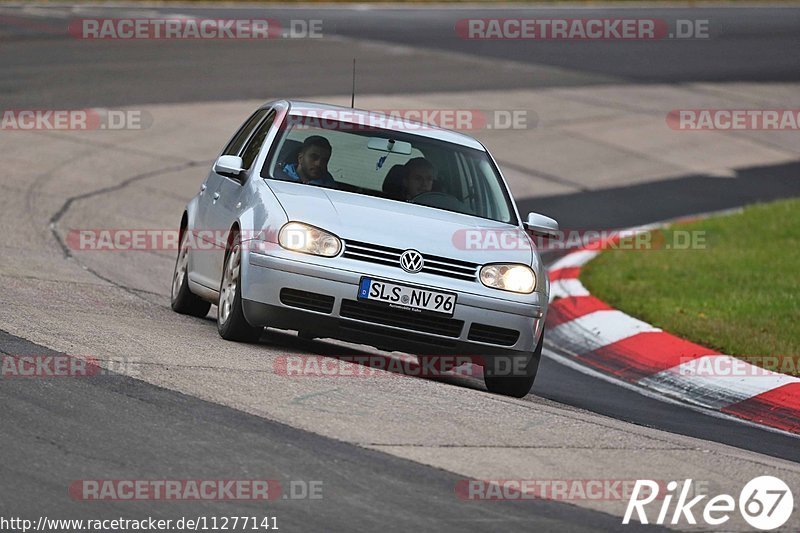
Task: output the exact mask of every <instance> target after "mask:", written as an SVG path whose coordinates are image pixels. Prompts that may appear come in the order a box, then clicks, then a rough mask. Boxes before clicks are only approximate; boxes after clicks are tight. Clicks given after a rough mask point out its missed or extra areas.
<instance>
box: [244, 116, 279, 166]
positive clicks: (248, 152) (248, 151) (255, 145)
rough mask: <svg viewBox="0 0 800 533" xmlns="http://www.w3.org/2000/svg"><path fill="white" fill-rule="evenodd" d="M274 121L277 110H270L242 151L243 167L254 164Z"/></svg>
mask: <svg viewBox="0 0 800 533" xmlns="http://www.w3.org/2000/svg"><path fill="white" fill-rule="evenodd" d="M274 121H275V111H272V110H269V114H268V115H267V117H266V118H265V119H264V120H263V121H262V122H261V124H260V125H259V126H258V129H256V132H255V133H254V134H253V136H252V137H250V140H249V141H248V142H247V146H246V147H245V149H244V152H242V167H243V168H250V167H251V166H252V164H253V161H255V160H256V157H257V156H258V152H259V150H261V145H263V144H264V139H266V138H267V133H269V129H270V128H271V127H272V123H273V122H274Z"/></svg>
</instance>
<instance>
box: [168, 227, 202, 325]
mask: <svg viewBox="0 0 800 533" xmlns="http://www.w3.org/2000/svg"><path fill="white" fill-rule="evenodd" d="M188 233H189V230H188V229H185V230H184V232H183V237H182V238H181V245H180V247H179V248H178V258H177V259H176V260H175V269H174V270H173V272H172V290H171V292H170V304H171V306H172V310H173V311H175V312H176V313H180V314H182V315H190V316H196V317H200V318H202V317H204V316H206V315H207V314H208V310H209V309H211V303H209V302H207V301H205V300H203V299H202V298H200V297H199V296H197V295H196V294H194V293H192V291H190V290H189V276H188V275H187V272H188V267H189V248H188V246H187V245H186V244H187V243H186V236H187V235H188Z"/></svg>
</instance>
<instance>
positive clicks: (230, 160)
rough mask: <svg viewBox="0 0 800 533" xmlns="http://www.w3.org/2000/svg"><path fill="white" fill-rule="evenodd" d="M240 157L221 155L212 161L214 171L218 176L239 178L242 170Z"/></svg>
mask: <svg viewBox="0 0 800 533" xmlns="http://www.w3.org/2000/svg"><path fill="white" fill-rule="evenodd" d="M242 164H243V163H242V158H241V157H238V156H235V155H221V156H219V159H217V162H216V163H214V172H216V173H217V174H219V175H220V176H228V177H229V178H233V179H235V180H238V179H239V176H240V175H241V173H242V171H243V170H244V169H243V168H242Z"/></svg>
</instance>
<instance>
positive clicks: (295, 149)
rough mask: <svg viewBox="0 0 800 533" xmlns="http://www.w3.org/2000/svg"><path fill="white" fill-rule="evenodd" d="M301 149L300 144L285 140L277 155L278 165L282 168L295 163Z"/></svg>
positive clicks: (301, 145) (301, 144)
mask: <svg viewBox="0 0 800 533" xmlns="http://www.w3.org/2000/svg"><path fill="white" fill-rule="evenodd" d="M302 147H303V143H302V142H300V141H294V140H291V139H286V140H285V141H284V142H283V146H282V147H281V153H280V154H278V165H280V167H281V168H283V166H284V165H286V164H287V163H297V156H298V155H299V154H300V149H301V148H302Z"/></svg>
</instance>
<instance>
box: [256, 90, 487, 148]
mask: <svg viewBox="0 0 800 533" xmlns="http://www.w3.org/2000/svg"><path fill="white" fill-rule="evenodd" d="M284 102H286V103H287V104H288V105H289V114H290V115H295V114H296V115H311V116H315V114H319V113H321V112H331V111H333V112H340V113H342V115H343V120H342V122H355V123H360V124H369V123H370V122H368V121H369V119H370V117H372V118H373V119H374V117H375V116H376V115H377V116H383V117H387V118H390V119H391V120H392V121H393V122H394V123H400V124H405V125H409V126H410V128H409V130H412V131H413V133H414V134H415V135H419V136H420V137H427V138H430V139H436V140H439V141H445V142H450V143H454V144H459V145H461V146H466V147H469V148H474V149H476V150H481V151H486V148H485V147H484V146H483V145H482V144H481V143H480V142H479V141H478V140H476V139H474V138H473V137H470V136H469V135H465V134H463V133H459V132H457V131H453V130H448V129H445V128H439V127H437V126H433V125H430V124H425V123H422V122H418V121H415V120H409V119H405V118H402V117H400V116H397V115H394V114H390V115H387V114H386V113H382V112H380V111H369V110H367V109H358V108H350V107H343V106H338V105H332V104H323V103H319V102H308V101H304V100H284ZM274 103H275V102H272V104H274ZM348 116H349V117H353V120H344V118H345V117H348ZM421 124H424V125H425V128H419V126H420V125H421Z"/></svg>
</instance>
